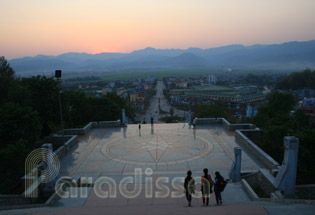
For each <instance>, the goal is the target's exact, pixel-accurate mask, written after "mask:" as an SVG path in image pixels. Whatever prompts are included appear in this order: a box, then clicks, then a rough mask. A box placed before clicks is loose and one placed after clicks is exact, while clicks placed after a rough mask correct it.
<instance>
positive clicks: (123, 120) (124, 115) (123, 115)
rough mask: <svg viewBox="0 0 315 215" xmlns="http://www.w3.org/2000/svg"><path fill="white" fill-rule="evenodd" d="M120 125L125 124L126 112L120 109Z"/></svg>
mask: <svg viewBox="0 0 315 215" xmlns="http://www.w3.org/2000/svg"><path fill="white" fill-rule="evenodd" d="M122 124H126V110H125V109H122Z"/></svg>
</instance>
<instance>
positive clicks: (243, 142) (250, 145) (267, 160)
mask: <svg viewBox="0 0 315 215" xmlns="http://www.w3.org/2000/svg"><path fill="white" fill-rule="evenodd" d="M243 132H247V134H248V133H250V132H253V133H255V132H257V133H260V132H261V130H260V129H248V130H236V131H235V142H236V143H237V144H239V145H240V146H241V147H245V148H246V149H248V150H249V151H250V152H251V153H252V154H254V155H255V156H256V157H257V158H258V159H259V160H260V161H261V162H262V163H263V164H264V165H265V166H266V167H267V168H268V169H269V170H274V169H278V167H279V166H280V164H279V163H278V162H277V161H275V160H274V159H273V158H272V157H271V156H270V155H268V154H267V153H266V152H265V151H264V150H262V149H261V148H260V147H259V146H257V145H256V144H255V143H254V142H253V141H251V140H250V139H249V138H248V137H247V136H246V135H245V134H244V133H243Z"/></svg>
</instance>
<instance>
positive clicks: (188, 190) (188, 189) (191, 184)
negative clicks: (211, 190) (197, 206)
mask: <svg viewBox="0 0 315 215" xmlns="http://www.w3.org/2000/svg"><path fill="white" fill-rule="evenodd" d="M191 174H192V173H191V171H190V170H189V171H187V176H186V178H185V182H184V188H185V194H186V199H187V201H188V206H191V195H192V194H193V193H195V180H194V179H193V178H192V177H191Z"/></svg>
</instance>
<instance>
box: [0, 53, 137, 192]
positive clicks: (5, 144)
mask: <svg viewBox="0 0 315 215" xmlns="http://www.w3.org/2000/svg"><path fill="white" fill-rule="evenodd" d="M61 87H62V86H61V85H60V83H59V82H58V81H56V80H55V79H54V78H52V77H51V78H49V77H45V76H34V77H30V78H20V77H17V76H16V75H15V72H14V70H13V69H12V68H11V67H10V65H9V64H8V62H7V60H6V59H5V58H4V57H0V166H1V170H0V175H1V176H2V183H0V193H10V192H12V189H13V188H14V187H15V185H17V184H19V182H20V177H22V176H23V175H24V161H25V158H26V157H27V155H28V154H29V153H30V152H31V151H32V150H33V149H35V148H38V147H40V146H41V144H43V143H44V142H43V138H44V137H45V136H48V135H49V134H51V133H53V132H56V131H58V130H59V129H60V128H61V123H60V112H59V99H58V97H59V92H60V90H61ZM61 102H62V112H63V120H64V127H65V128H78V127H82V126H84V125H85V124H87V123H88V122H90V121H107V120H117V119H121V109H123V108H124V109H126V115H127V116H128V117H129V118H130V119H134V116H135V113H134V111H133V109H132V107H131V106H130V105H129V104H128V103H127V102H126V101H125V100H124V99H122V98H120V97H119V96H117V95H115V94H108V95H106V96H103V97H100V98H97V97H89V96H87V95H85V93H84V92H80V91H62V93H61Z"/></svg>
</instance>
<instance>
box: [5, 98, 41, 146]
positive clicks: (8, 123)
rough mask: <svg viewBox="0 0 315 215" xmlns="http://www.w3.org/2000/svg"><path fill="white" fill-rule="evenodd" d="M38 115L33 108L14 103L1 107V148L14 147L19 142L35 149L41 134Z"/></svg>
mask: <svg viewBox="0 0 315 215" xmlns="http://www.w3.org/2000/svg"><path fill="white" fill-rule="evenodd" d="M41 128H42V126H41V123H40V118H39V116H38V113H37V112H36V111H33V110H32V108H31V107H22V106H19V105H17V104H14V103H5V104H3V105H1V107H0V137H1V148H2V147H5V146H8V145H14V144H15V143H17V142H18V141H19V140H22V141H23V143H24V144H25V145H26V146H27V147H29V148H33V147H34V145H33V144H34V143H35V141H37V140H38V138H39V136H40V132H41Z"/></svg>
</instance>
